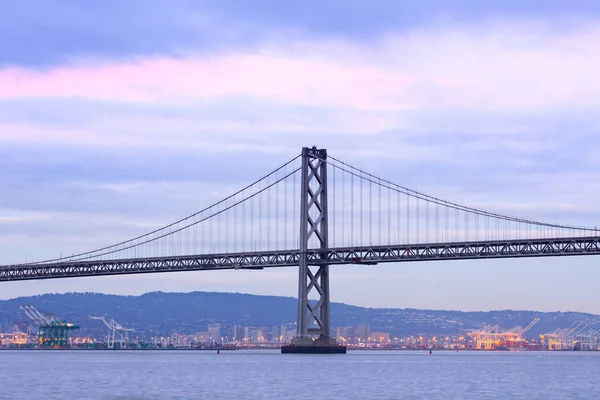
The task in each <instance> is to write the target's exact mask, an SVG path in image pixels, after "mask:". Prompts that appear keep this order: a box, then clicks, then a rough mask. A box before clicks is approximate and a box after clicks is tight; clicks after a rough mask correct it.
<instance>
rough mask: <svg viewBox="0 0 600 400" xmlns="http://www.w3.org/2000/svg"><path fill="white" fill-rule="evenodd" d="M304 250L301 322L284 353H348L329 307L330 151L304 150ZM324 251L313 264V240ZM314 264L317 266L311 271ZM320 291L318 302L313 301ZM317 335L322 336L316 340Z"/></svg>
mask: <svg viewBox="0 0 600 400" xmlns="http://www.w3.org/2000/svg"><path fill="white" fill-rule="evenodd" d="M300 196H301V203H300V249H299V250H300V251H299V279H298V325H297V332H296V337H295V338H294V339H293V340H292V344H291V345H289V346H284V347H282V348H281V352H282V353H345V352H346V347H344V346H339V345H338V344H337V343H336V341H335V339H334V338H332V337H331V322H330V308H329V265H328V264H327V251H328V248H329V246H328V240H327V239H328V235H329V232H328V218H327V217H328V215H327V150H325V149H317V147H316V146H313V147H312V148H308V147H304V148H303V149H302V178H301V189H300ZM315 242H316V244H317V246H314V247H316V248H318V249H320V250H322V252H321V253H320V255H319V258H318V259H313V260H311V262H310V264H312V265H309V259H308V248H309V243H315ZM311 267H313V268H315V267H316V269H314V270H311ZM313 292H314V293H316V294H317V296H318V301H317V302H316V303H313V302H311V301H310V300H309V298H308V297H309V294H311V293H313ZM314 336H318V337H317V338H316V340H313V337H314Z"/></svg>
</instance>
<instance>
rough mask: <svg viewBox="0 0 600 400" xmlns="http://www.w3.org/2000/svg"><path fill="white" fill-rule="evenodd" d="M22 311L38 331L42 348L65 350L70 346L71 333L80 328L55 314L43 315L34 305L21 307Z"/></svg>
mask: <svg viewBox="0 0 600 400" xmlns="http://www.w3.org/2000/svg"><path fill="white" fill-rule="evenodd" d="M19 308H20V309H21V311H23V312H24V313H25V315H27V317H29V319H31V321H32V322H33V323H34V324H35V325H36V326H37V329H38V341H39V345H40V346H42V347H51V348H63V347H68V346H69V331H72V330H75V329H79V326H77V325H73V324H71V323H68V322H66V321H62V320H60V319H59V318H57V317H56V315H53V314H42V313H41V312H39V311H38V310H37V309H36V308H35V307H34V306H32V305H20V306H19Z"/></svg>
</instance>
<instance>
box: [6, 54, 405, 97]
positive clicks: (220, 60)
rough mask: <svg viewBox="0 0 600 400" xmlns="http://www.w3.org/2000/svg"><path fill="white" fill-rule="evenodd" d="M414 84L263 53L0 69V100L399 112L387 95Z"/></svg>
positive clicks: (369, 69) (370, 70)
mask: <svg viewBox="0 0 600 400" xmlns="http://www.w3.org/2000/svg"><path fill="white" fill-rule="evenodd" d="M414 82H415V81H414V79H411V78H407V77H405V76H402V75H400V74H395V73H390V72H388V71H385V70H382V69H378V68H377V67H373V66H360V65H359V66H356V65H355V66H352V65H350V66H348V65H341V64H337V63H335V62H324V61H303V60H297V59H293V58H282V57H275V56H264V55H228V56H220V57H214V58H209V59H181V60H180V59H169V58H152V59H144V60H140V61H137V62H132V63H126V64H116V63H112V64H104V65H99V66H87V65H84V66H66V67H57V68H55V69H53V70H50V71H43V72H40V71H34V70H27V69H8V70H4V71H0V98H23V97H82V98H96V99H109V100H112V99H117V100H124V101H153V100H158V99H171V98H178V97H184V98H187V97H192V98H201V99H206V98H218V97H229V96H249V97H258V98H265V99H269V100H275V101H285V102H290V103H306V104H321V105H323V104H325V105H346V106H353V107H358V108H365V109H371V108H378V109H381V108H384V109H397V108H399V107H402V104H400V103H399V102H397V101H395V100H394V98H393V96H392V94H393V93H394V92H397V91H404V90H406V89H407V88H408V87H409V86H410V85H412V84H414Z"/></svg>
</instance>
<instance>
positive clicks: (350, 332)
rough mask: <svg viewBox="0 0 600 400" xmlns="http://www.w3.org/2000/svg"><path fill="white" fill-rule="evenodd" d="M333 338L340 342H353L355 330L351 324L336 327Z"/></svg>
mask: <svg viewBox="0 0 600 400" xmlns="http://www.w3.org/2000/svg"><path fill="white" fill-rule="evenodd" d="M335 339H336V340H337V341H338V342H341V343H354V342H355V341H356V331H355V330H354V327H352V326H344V327H340V328H336V329H335Z"/></svg>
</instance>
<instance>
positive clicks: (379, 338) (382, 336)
mask: <svg viewBox="0 0 600 400" xmlns="http://www.w3.org/2000/svg"><path fill="white" fill-rule="evenodd" d="M371 338H372V339H373V342H375V343H381V344H389V343H390V334H389V333H385V332H371Z"/></svg>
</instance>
